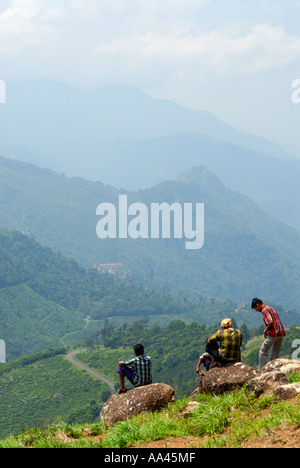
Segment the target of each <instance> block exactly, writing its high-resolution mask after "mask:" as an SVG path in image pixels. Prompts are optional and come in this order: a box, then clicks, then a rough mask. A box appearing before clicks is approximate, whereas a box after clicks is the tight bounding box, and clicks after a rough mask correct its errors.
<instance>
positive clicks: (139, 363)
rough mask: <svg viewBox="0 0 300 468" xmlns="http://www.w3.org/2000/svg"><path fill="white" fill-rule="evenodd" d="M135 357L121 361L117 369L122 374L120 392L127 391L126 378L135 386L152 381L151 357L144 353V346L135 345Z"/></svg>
mask: <svg viewBox="0 0 300 468" xmlns="http://www.w3.org/2000/svg"><path fill="white" fill-rule="evenodd" d="M133 349H134V352H135V358H133V359H128V360H127V361H120V362H119V368H118V370H117V372H118V374H119V376H120V384H121V385H120V389H119V391H118V393H119V394H121V393H125V392H127V389H126V387H125V383H124V379H125V377H127V379H128V380H129V381H130V382H131V383H132V385H134V386H135V387H141V386H143V385H148V384H151V383H152V374H151V369H152V363H151V357H150V356H147V355H145V354H144V346H143V345H142V344H136V345H135V346H134V348H133Z"/></svg>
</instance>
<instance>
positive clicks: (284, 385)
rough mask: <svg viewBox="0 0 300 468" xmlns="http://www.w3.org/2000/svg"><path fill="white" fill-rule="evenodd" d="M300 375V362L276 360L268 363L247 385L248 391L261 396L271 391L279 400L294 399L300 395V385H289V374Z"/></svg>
mask: <svg viewBox="0 0 300 468" xmlns="http://www.w3.org/2000/svg"><path fill="white" fill-rule="evenodd" d="M293 373H294V374H300V361H296V360H293V359H275V360H274V361H271V362H268V364H266V365H265V366H264V367H263V368H262V369H261V370H260V371H259V372H258V373H257V375H256V376H255V377H254V378H253V379H252V380H251V381H250V382H249V383H248V384H247V386H246V391H247V392H248V393H250V392H252V393H255V395H256V396H260V395H262V394H263V393H266V392H268V391H271V392H272V393H273V394H274V395H276V396H277V398H283V399H288V398H293V397H294V396H296V395H298V394H299V393H300V384H297V383H296V384H289V380H288V376H289V374H293Z"/></svg>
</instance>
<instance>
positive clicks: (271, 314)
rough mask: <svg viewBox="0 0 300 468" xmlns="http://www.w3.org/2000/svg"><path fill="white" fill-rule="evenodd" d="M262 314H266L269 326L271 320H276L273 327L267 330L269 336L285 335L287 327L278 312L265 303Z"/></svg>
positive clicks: (266, 321)
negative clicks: (285, 327)
mask: <svg viewBox="0 0 300 468" xmlns="http://www.w3.org/2000/svg"><path fill="white" fill-rule="evenodd" d="M262 307H263V308H262V314H263V316H264V322H265V325H266V326H267V325H268V324H269V323H270V322H275V323H274V325H273V327H272V328H271V329H270V330H269V331H268V332H267V335H268V336H272V337H273V338H275V337H276V336H285V335H286V333H285V329H284V327H283V325H282V322H281V320H280V318H279V315H278V312H277V311H276V310H275V309H273V308H272V307H270V306H267V305H265V304H263V306H262Z"/></svg>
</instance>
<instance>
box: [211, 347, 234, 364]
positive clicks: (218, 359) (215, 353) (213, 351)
mask: <svg viewBox="0 0 300 468" xmlns="http://www.w3.org/2000/svg"><path fill="white" fill-rule="evenodd" d="M206 352H207V353H208V354H210V355H211V356H213V358H214V360H215V361H216V362H218V363H219V364H221V366H226V364H233V363H234V362H233V361H228V360H227V359H223V358H222V357H221V356H220V354H219V346H218V343H217V342H216V341H211V342H210V343H208V341H206Z"/></svg>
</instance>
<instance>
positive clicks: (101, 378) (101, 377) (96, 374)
mask: <svg viewBox="0 0 300 468" xmlns="http://www.w3.org/2000/svg"><path fill="white" fill-rule="evenodd" d="M83 351H86V350H85V349H80V350H78V351H72V352H71V353H69V354H66V359H67V360H68V361H69V362H71V363H72V364H74V365H75V366H77V367H80V369H83V370H85V371H86V372H88V373H89V374H91V375H93V376H94V377H96V378H97V379H99V380H101V381H102V382H104V383H106V384H107V385H109V386H110V388H111V391H112V392H113V393H115V384H114V382H112V381H111V380H108V379H107V378H106V377H103V375H100V374H98V373H97V372H95V371H93V370H92V369H90V368H89V367H88V366H86V365H85V364H82V362H79V361H77V360H76V359H74V356H76V354H79V353H81V352H83Z"/></svg>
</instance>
